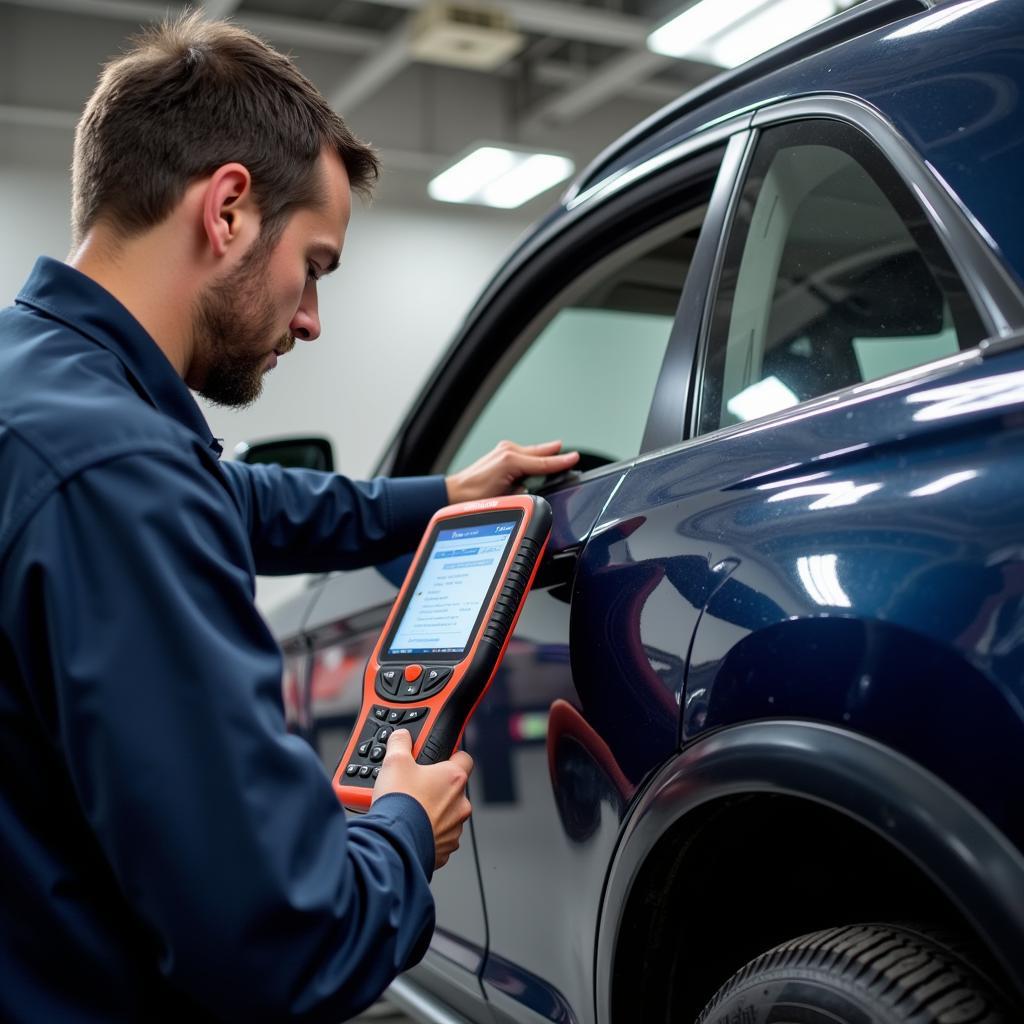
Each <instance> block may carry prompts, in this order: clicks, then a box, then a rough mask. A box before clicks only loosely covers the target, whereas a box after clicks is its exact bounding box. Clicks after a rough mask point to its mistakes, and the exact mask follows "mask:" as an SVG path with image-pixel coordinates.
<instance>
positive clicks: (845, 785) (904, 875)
mask: <svg viewBox="0 0 1024 1024" xmlns="http://www.w3.org/2000/svg"><path fill="white" fill-rule="evenodd" d="M752 815H753V817H752ZM794 821H799V822H802V823H804V824H805V825H806V824H808V823H810V824H811V825H812V826H813V828H814V829H815V830H816V831H814V835H816V836H817V835H818V834H819V832H821V831H825V832H826V833H827V841H830V842H832V843H833V846H832V850H833V851H834V852H835V854H836V856H837V857H838V859H841V860H842V862H843V864H844V868H845V869H846V870H847V872H848V874H847V878H855V876H854V875H851V874H849V872H854V871H856V870H857V868H858V866H861V865H863V867H865V868H868V869H872V868H874V869H877V870H878V871H880V872H882V873H883V874H884V876H885V880H886V881H885V885H883V886H881V887H880V888H879V889H878V891H877V892H876V887H875V885H874V882H873V881H872V876H868V875H862V876H860V877H859V878H855V880H856V881H859V886H858V885H854V886H852V888H851V889H850V892H849V898H850V900H852V901H856V900H857V899H859V898H862V897H864V896H865V895H881V894H883V893H884V891H885V889H886V886H891V887H893V890H894V891H898V892H899V893H900V894H901V896H902V897H903V898H902V899H901V900H900V901H898V902H899V905H900V908H901V909H903V908H911V909H912V908H915V907H917V906H924V905H927V906H930V905H932V904H936V903H938V902H940V901H941V902H942V904H943V907H942V908H940V911H941V910H944V911H946V914H945V915H943V914H942V913H941V912H940V914H939V916H940V917H943V916H947V917H948V916H953V917H954V922H953V923H963V924H965V925H966V927H967V928H968V929H969V930H970V933H971V934H972V936H973V937H974V938H975V939H976V940H977V941H978V943H979V946H983V947H984V950H983V952H984V953H985V954H987V955H988V956H990V957H991V960H992V967H993V970H995V971H996V972H998V974H999V975H1000V979H999V980H1000V982H1001V983H1002V984H1003V985H1005V986H1006V987H1008V988H1010V989H1014V990H1015V991H1016V994H1017V997H1018V998H1021V997H1022V996H1024V964H1022V963H1021V962H1020V961H1019V957H1015V956H1014V953H1015V951H1017V950H1020V949H1024V857H1022V855H1021V853H1020V851H1019V850H1017V849H1016V848H1015V847H1014V846H1013V845H1012V844H1011V843H1010V841H1009V840H1008V839H1007V838H1006V837H1005V836H1003V835H1002V834H1001V833H1000V832H999V831H997V830H996V829H995V828H994V826H993V825H992V824H991V823H990V822H989V821H988V820H987V819H986V818H985V817H984V816H983V815H982V814H981V813H980V812H979V811H978V810H977V809H976V808H975V807H973V806H972V805H971V804H969V803H967V802H966V801H965V800H963V798H961V797H960V796H959V795H958V794H957V793H956V792H955V791H954V790H952V789H951V788H950V787H949V786H948V785H947V784H946V783H944V782H943V781H942V780H940V779H938V778H937V777H936V776H934V775H933V774H931V773H930V772H928V771H927V770H925V769H924V768H922V767H921V766H920V765H918V764H916V763H915V762H913V761H911V760H909V759H908V758H906V757H905V756H903V755H902V754H900V753H898V752H896V751H893V750H891V749H889V748H887V747H884V746H882V745H881V744H879V743H877V742H876V741H874V740H871V739H869V738H867V737H864V736H861V735H858V734H855V733H851V732H849V731H846V730H843V729H840V728H837V727H835V726H832V725H826V724H821V723H817V722H808V721H798V720H792V721H784V720H773V721H759V722H748V723H743V724H740V725H735V726H730V727H727V728H723V729H721V730H719V731H717V732H715V733H713V734H709V735H707V736H703V737H701V738H700V739H699V740H697V741H695V742H694V743H693V744H691V745H690V746H688V747H687V748H685V749H684V750H683V751H682V752H681V753H679V754H678V755H677V756H676V757H675V758H674V759H673V760H672V761H671V762H669V763H668V764H666V765H665V766H664V767H663V768H662V769H661V770H660V771H659V772H658V773H657V775H655V776H654V777H653V778H652V779H651V781H650V782H649V783H648V785H647V786H646V787H645V789H644V791H643V793H642V794H641V795H640V797H639V798H638V800H637V801H636V803H635V805H634V808H633V810H632V812H631V813H630V816H629V818H628V820H627V822H626V825H625V828H624V830H623V834H622V838H621V839H620V842H619V846H618V848H617V851H616V855H615V857H614V859H613V862H612V866H611V868H610V870H609V875H608V879H607V882H606V885H605V889H604V897H603V900H602V908H601V915H600V918H599V927H598V935H597V945H596V953H595V957H596V960H595V972H594V977H595V988H596V990H595V1005H596V1008H597V1021H598V1022H599V1024H619V1022H620V1021H621V1020H622V1019H623V1014H622V1013H621V1012H620V1013H619V1014H618V1015H617V1016H616V1015H615V1012H616V1003H615V999H616V988H615V986H616V980H617V978H618V977H619V976H620V972H622V971H629V972H631V973H633V974H634V980H639V981H640V982H641V984H640V986H638V987H639V988H641V989H642V988H643V987H644V979H637V978H635V971H636V968H637V965H638V963H641V964H642V965H643V967H644V970H648V971H649V970H657V969H658V965H659V963H661V961H659V956H661V955H664V954H667V953H668V952H671V950H664V951H662V952H661V953H659V952H658V949H657V944H658V941H660V940H659V938H658V935H664V937H665V942H666V943H667V944H678V942H679V939H678V938H677V936H678V935H680V934H683V933H685V931H686V929H689V930H690V933H691V934H695V935H696V938H693V939H691V940H690V941H691V946H692V949H693V951H694V955H695V956H696V958H697V961H698V965H699V961H700V957H701V956H710V957H712V958H713V957H714V956H715V955H716V954H715V952H714V950H712V951H711V952H709V951H708V949H707V948H705V947H713V946H715V940H714V939H712V938H709V939H708V940H707V941H705V942H703V943H702V942H701V941H700V930H701V929H702V928H706V930H707V931H708V932H711V933H714V934H715V935H720V936H721V935H729V934H732V933H733V931H734V927H733V924H732V921H733V920H734V919H735V920H738V923H739V925H740V927H741V928H742V927H745V923H744V922H743V921H742V914H743V907H742V906H737V905H736V903H737V902H738V901H737V900H733V899H731V897H732V896H734V895H735V893H734V892H733V889H734V887H735V889H736V890H738V892H743V891H757V890H756V889H755V886H757V884H758V879H757V876H756V872H757V870H758V869H759V866H761V868H762V870H769V868H765V867H764V864H765V861H764V860H763V858H762V857H761V856H759V854H758V851H757V850H752V851H749V852H747V851H745V850H743V849H737V848H736V845H735V844H737V843H739V842H742V841H746V840H747V839H749V828H748V829H747V831H746V832H744V831H743V828H742V827H737V826H742V825H743V824H744V823H748V824H749V823H750V822H754V824H753V825H752V826H750V827H753V828H765V827H772V828H775V826H777V828H776V829H775V832H774V834H773V835H772V840H773V842H772V844H771V846H772V847H773V848H774V847H776V846H778V844H779V843H780V841H781V838H782V835H783V833H782V832H781V831H780V830H781V829H784V828H786V827H787V826H789V825H791V823H792V822H794ZM724 822H728V824H729V826H730V827H728V828H727V827H726V826H725V825H724V824H723V823H724ZM716 830H717V831H716ZM709 836H710V837H712V838H711V839H709V838H708V837H709ZM702 844H703V845H702ZM766 845H767V844H766ZM781 848H782V849H783V850H785V849H786V847H785V843H782V845H781ZM709 850H710V853H711V854H712V858H713V860H714V861H715V863H714V864H712V867H711V870H712V872H713V874H714V877H715V881H714V883H713V884H709V881H708V878H707V877H706V876H704V875H701V874H700V873H699V872H698V873H697V875H696V877H695V880H694V883H693V885H694V886H697V887H699V889H694V888H693V887H688V883H689V877H690V876H689V875H688V874H687V869H688V867H690V866H692V865H693V864H695V863H697V861H695V858H696V857H698V856H699V855H700V854H701V852H702V851H703V852H704V853H707V852H708V851H709ZM768 863H769V864H770V863H771V861H770V860H769V861H768ZM815 863H816V862H815V860H814V859H813V858H811V857H808V859H807V862H806V864H805V865H804V867H805V868H807V867H810V868H813V867H814V865H815ZM826 866H827V865H826ZM730 871H732V872H733V873H732V874H731V875H730V874H729V872H730ZM776 881H779V882H780V885H779V890H780V891H779V892H778V893H773V898H775V897H777V899H778V906H779V907H785V908H788V907H789V903H788V902H787V901H786V897H787V892H786V891H785V886H784V885H782V884H781V881H780V880H777V879H772V885H775V884H776ZM723 883H730V886H729V891H728V896H723V895H721V894H720V893H719V892H718V890H717V889H716V888H714V886H716V885H721V884H723ZM744 886H746V887H747V889H746V890H744V888H743V887H744ZM768 888H770V887H768ZM691 898H692V899H693V902H692V903H689V900H690V899H691ZM769 905H774V904H771V903H770V901H769ZM823 908H824V905H823ZM823 908H810V909H823ZM687 909H689V910H690V911H691V912H692V913H691V916H690V918H689V919H688V918H687V916H686V915H687ZM794 910H795V908H794ZM737 915H739V917H738V918H737ZM794 916H795V917H799V915H798V914H795V913H794ZM709 923H710V925H713V927H710V926H709ZM947 923H949V922H947ZM655 927H656V928H657V929H660V931H659V932H658V935H655V936H652V935H651V934H650V930H651V929H652V928H655ZM808 930H810V929H808ZM782 937H783V938H785V937H787V936H782ZM741 945H742V943H741ZM719 953H720V951H719ZM740 956H742V961H741V962H740V963H730V964H728V967H729V971H728V973H732V970H734V969H736V968H737V967H739V966H742V962H745V960H746V959H747V957H746V956H745V955H743V954H742V953H741V954H740ZM723 969H724V965H723ZM705 973H711V974H713V973H714V972H713V970H711V971H706V972H705ZM726 976H728V974H727V975H726ZM657 980H658V981H664V982H665V984H666V985H669V986H671V984H672V981H671V979H668V978H664V979H662V978H660V977H658V978H657ZM711 980H713V979H710V978H709V979H708V982H707V984H711ZM720 980H723V981H724V980H725V979H724V978H721V979H720ZM715 987H717V984H715V985H712V987H711V991H714V988H715ZM664 998H665V999H666V1000H669V1001H672V1002H676V1001H677V1000H676V994H675V993H667V994H666V995H665V997H664ZM620 1002H621V997H620ZM698 1010H699V1006H698ZM630 1012H635V1011H633V1010H632V1009H631V1011H630ZM625 1019H628V1017H627V1018H625ZM633 1019H636V1018H635V1017H634V1018H633ZM644 1019H648V1017H647V1016H644ZM651 1019H654V1018H653V1016H652V1017H651Z"/></svg>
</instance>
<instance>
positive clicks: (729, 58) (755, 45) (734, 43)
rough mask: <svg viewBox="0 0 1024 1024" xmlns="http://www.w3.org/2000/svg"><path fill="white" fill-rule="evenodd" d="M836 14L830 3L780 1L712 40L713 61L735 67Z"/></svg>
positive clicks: (802, 0) (725, 66) (823, 0)
mask: <svg viewBox="0 0 1024 1024" xmlns="http://www.w3.org/2000/svg"><path fill="white" fill-rule="evenodd" d="M835 13H836V5H835V4H834V3H833V0H779V2H778V3H773V4H771V5H770V6H769V7H766V8H764V10H762V11H759V12H758V13H757V14H756V15H754V17H752V18H748V19H746V20H745V21H743V22H741V23H739V24H737V25H736V26H735V27H734V28H732V29H730V30H729V31H728V32H726V33H724V34H723V35H722V36H720V37H719V38H718V39H716V40H714V41H713V42H712V43H711V56H712V59H713V60H714V63H716V64H721V65H722V67H724V68H734V67H737V66H738V65H740V64H745V63H746V62H747V61H748V60H752V59H753V58H754V57H756V56H757V55H758V54H761V53H764V52H765V51H766V50H770V49H771V48H772V47H773V46H778V45H779V43H783V42H785V41H786V40H787V39H792V38H793V37H794V36H798V35H800V33H801V32H806V31H807V29H809V28H813V27H814V26H815V25H817V24H818V23H819V22H821V21H824V20H825V19H826V18H828V17H831V16H832V15H833V14H835Z"/></svg>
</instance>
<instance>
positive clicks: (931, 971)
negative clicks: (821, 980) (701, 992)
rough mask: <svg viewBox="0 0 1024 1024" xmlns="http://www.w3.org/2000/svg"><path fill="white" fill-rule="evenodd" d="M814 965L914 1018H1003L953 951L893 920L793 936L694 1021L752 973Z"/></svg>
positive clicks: (987, 1023)
mask: <svg viewBox="0 0 1024 1024" xmlns="http://www.w3.org/2000/svg"><path fill="white" fill-rule="evenodd" d="M787 968H788V969H797V970H800V971H811V972H814V971H818V972H822V973H824V974H831V975H834V976H835V977H836V979H837V980H842V981H844V982H845V983H846V984H848V985H850V986H852V987H854V988H855V989H857V990H860V991H861V992H863V993H864V994H866V995H870V996H871V997H872V998H874V999H875V1000H877V1001H878V1002H880V1003H884V1004H885V1005H886V1006H887V1008H889V1009H890V1010H891V1011H892V1014H893V1019H894V1020H898V1021H907V1022H913V1024H1006V1022H1007V1021H1008V1018H1007V1017H1005V1016H1004V1015H1003V1013H1002V1011H1001V1010H1000V1008H999V1006H998V1005H996V1002H995V997H994V996H990V995H988V994H987V993H986V992H985V991H984V990H982V989H981V988H980V987H979V985H980V983H981V979H979V978H978V976H977V975H976V974H975V972H974V971H973V970H972V968H971V966H970V965H969V963H967V962H965V961H964V960H963V959H962V958H961V956H960V955H958V951H956V950H954V949H951V948H949V947H948V946H947V945H945V944H943V943H941V942H940V941H938V940H937V939H936V938H935V937H933V936H932V935H930V934H928V933H927V931H924V930H921V931H919V930H917V929H916V928H912V927H905V926H901V925H892V924H875V923H871V924H855V925H846V926H841V927H834V928H827V929H824V930H822V931H818V932H812V933H810V934H808V935H802V936H800V937H798V938H795V939H790V940H788V941H787V942H783V943H781V944H780V945H778V946H776V947H774V949H770V950H768V951H767V952H765V953H762V954H761V955H760V956H758V957H756V958H755V959H754V960H752V961H751V962H750V963H748V964H747V965H746V966H745V967H742V968H741V969H740V970H739V971H737V972H736V973H735V974H734V975H733V976H732V977H731V978H730V979H729V980H728V981H727V982H726V983H725V984H724V985H723V986H722V988H720V989H719V991H718V992H717V994H716V995H715V996H714V998H713V999H712V1000H711V1002H710V1003H708V1005H707V1006H706V1007H705V1008H704V1010H703V1012H702V1013H701V1015H700V1017H699V1018H698V1021H697V1024H708V1022H709V1021H710V1019H711V1018H712V1015H713V1014H714V1013H715V1011H716V1009H717V1008H718V1007H719V1006H721V1004H722V1003H723V1002H725V1001H726V1000H727V999H729V998H730V996H732V995H733V994H734V993H735V992H736V991H737V990H739V989H744V988H746V987H747V986H748V984H749V983H750V982H751V979H752V978H754V976H755V975H756V976H762V975H764V974H765V973H770V974H776V973H778V972H780V971H785V970H786V969H787Z"/></svg>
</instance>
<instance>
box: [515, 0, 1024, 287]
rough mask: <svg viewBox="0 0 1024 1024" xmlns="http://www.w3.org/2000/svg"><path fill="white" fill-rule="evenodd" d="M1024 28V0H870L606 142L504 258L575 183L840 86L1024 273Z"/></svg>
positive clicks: (526, 241) (608, 176)
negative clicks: (1020, 191)
mask: <svg viewBox="0 0 1024 1024" xmlns="http://www.w3.org/2000/svg"><path fill="white" fill-rule="evenodd" d="M1022 32H1024V4H1021V3H1020V0H945V2H943V0H938V2H933V0H867V2H866V3H862V4H860V5H858V6H856V7H853V8H851V9H850V10H848V11H846V12H845V13H844V14H842V15H839V16H837V17H835V18H833V19H830V20H829V21H828V22H826V23H824V24H823V25H821V26H819V27H818V28H817V29H814V30H812V31H810V32H808V33H805V34H804V35H802V36H800V37H798V38H796V39H794V40H791V41H789V42H788V43H785V44H783V45H782V46H780V47H777V48H776V49H774V50H772V51H769V52H768V53H766V54H763V55H762V56H761V57H759V58H757V59H755V60H753V61H751V62H749V63H748V64H746V65H742V66H741V67H739V68H736V69H733V70H732V71H728V72H726V73H724V74H722V75H719V76H717V77H716V78H714V79H712V80H711V81H710V82H708V83H705V84H704V85H703V86H701V87H700V88H699V89H697V90H694V91H693V92H690V93H687V94H685V95H683V96H681V97H680V98H679V99H678V100H676V101H675V102H674V103H671V104H669V105H668V106H667V107H665V108H663V109H662V110H661V111H659V112H658V113H656V114H654V115H653V116H652V117H650V118H648V119H647V120H646V121H644V122H642V123H641V124H640V125H638V126H637V127H636V128H634V129H633V130H632V131H630V132H628V133H627V134H626V135H624V136H623V137H622V138H620V139H619V140H618V141H617V142H615V143H613V144H612V145H611V146H609V147H608V149H606V150H605V151H604V152H603V153H602V154H600V155H599V156H598V157H597V159H596V160H594V161H593V162H592V163H591V164H590V166H589V167H588V168H586V170H585V171H584V172H583V173H582V174H581V175H580V176H579V177H578V178H577V179H576V180H575V181H574V183H573V184H572V185H571V186H570V188H569V190H568V191H567V192H566V193H565V195H564V196H563V197H562V200H561V202H560V204H559V205H558V206H557V207H556V208H555V209H554V210H552V211H551V212H550V214H549V215H548V216H547V217H546V218H544V220H542V221H541V222H540V223H539V224H538V226H537V227H536V228H535V229H534V230H533V231H531V232H529V233H528V234H527V235H526V236H525V237H524V238H523V239H522V240H521V245H520V246H519V247H517V252H516V253H514V254H513V255H512V257H511V259H510V261H509V263H508V264H506V268H505V269H506V270H508V269H511V266H510V265H511V264H514V263H515V262H517V255H519V254H522V253H524V252H525V251H526V250H528V249H529V248H531V245H530V243H531V241H532V240H533V239H534V237H535V236H536V235H537V234H538V233H539V232H543V231H546V230H548V229H550V227H551V226H552V225H554V224H557V222H558V221H559V220H560V219H563V218H565V217H566V215H567V214H568V212H569V208H570V205H571V204H573V202H574V200H575V199H577V197H578V196H580V194H581V193H583V192H585V191H586V192H589V191H591V190H595V191H600V190H601V186H602V185H603V184H604V183H607V182H610V181H612V180H613V179H615V178H616V177H618V176H620V175H622V174H624V173H626V172H628V171H630V170H632V169H635V168H638V167H640V166H641V165H643V164H644V163H646V162H647V161H649V160H651V159H652V158H653V157H656V156H657V155H658V154H660V153H663V152H664V151H666V150H668V149H669V148H671V147H673V146H677V145H678V144H679V143H680V142H683V141H685V140H686V139H687V138H691V137H694V136H696V135H699V134H700V133H701V132H703V131H705V130H707V129H708V128H709V127H711V126H713V125H715V124H717V123H721V122H723V121H726V120H728V119H729V118H730V117H733V116H735V115H737V114H740V113H742V112H743V111H747V110H753V109H755V108H757V107H762V106H766V105H769V104H771V103H774V102H781V101H784V100H790V99H794V98H797V97H807V96H816V95H817V96H835V95H839V96H844V97H852V98H855V99H858V100H860V101H862V102H864V103H866V104H868V105H870V106H871V107H873V108H874V109H875V110H876V111H877V112H878V113H880V114H881V115H882V116H883V117H884V118H885V119H886V120H888V121H889V122H890V123H891V124H892V125H893V127H894V128H895V129H896V130H897V131H898V132H899V133H900V134H901V135H902V136H903V137H904V138H905V139H906V140H907V141H908V142H909V143H910V145H911V146H912V147H913V148H914V150H915V151H916V152H917V154H918V156H919V157H920V158H921V159H922V160H923V161H924V162H926V163H927V164H928V165H930V167H931V170H932V171H933V173H935V174H936V175H937V176H938V177H939V178H940V179H941V180H942V181H943V183H944V184H945V185H946V187H947V188H948V189H949V190H950V191H951V192H952V193H953V195H954V196H955V197H956V198H957V200H958V201H959V203H960V204H961V205H962V206H963V207H965V208H966V210H967V211H969V213H970V215H971V216H972V219H973V220H974V223H975V227H976V228H977V229H978V230H979V231H980V233H981V234H982V235H983V236H984V237H985V238H986V239H987V241H988V242H989V243H990V244H991V245H992V246H993V248H994V249H995V250H996V251H997V253H999V254H1000V255H1001V257H1002V259H1003V260H1004V262H1005V263H1006V265H1007V266H1008V268H1009V269H1010V271H1011V272H1012V273H1013V274H1015V275H1016V277H1017V280H1018V282H1024V223H1022V220H1024V218H1022V217H1021V216H1020V204H1019V203H1017V202H1016V189H1017V180H1018V179H1019V177H1020V167H1021V166H1024V133H1022V132H1021V131H1020V124H1021V123H1022V121H1024V118H1022V116H1021V115H1022V111H1021V107H1020V103H1021V101H1020V99H1019V97H1021V96H1024V61H1021V60H1020V50H1019V43H1018V42H1017V41H1018V40H1019V39H1020V37H1021V33H1022ZM1009 197H1013V200H1014V203H1013V206H1012V207H1011V208H1010V209H1007V206H1006V204H1007V200H1008V198H1009ZM502 276H504V275H502Z"/></svg>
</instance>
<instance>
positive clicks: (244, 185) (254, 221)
mask: <svg viewBox="0 0 1024 1024" xmlns="http://www.w3.org/2000/svg"><path fill="white" fill-rule="evenodd" d="M202 212H203V232H204V234H205V236H206V241H207V243H208V244H209V246H210V251H211V252H212V253H213V255H215V256H218V257H221V256H225V255H227V253H228V251H229V250H230V248H231V247H232V243H234V242H237V241H239V240H240V239H245V238H247V237H248V236H252V237H255V236H256V235H257V234H259V213H258V212H257V210H256V206H255V203H254V201H253V194H252V177H251V175H250V174H249V171H248V170H247V168H246V167H245V166H243V165H242V164H224V165H223V166H221V167H218V168H217V170H215V171H214V172H213V174H211V175H210V177H209V179H208V180H207V184H206V189H205V190H204V192H203V206H202ZM246 247H247V246H245V245H243V246H241V249H243V250H244V249H245V248H246ZM236 248H237V246H236Z"/></svg>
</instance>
